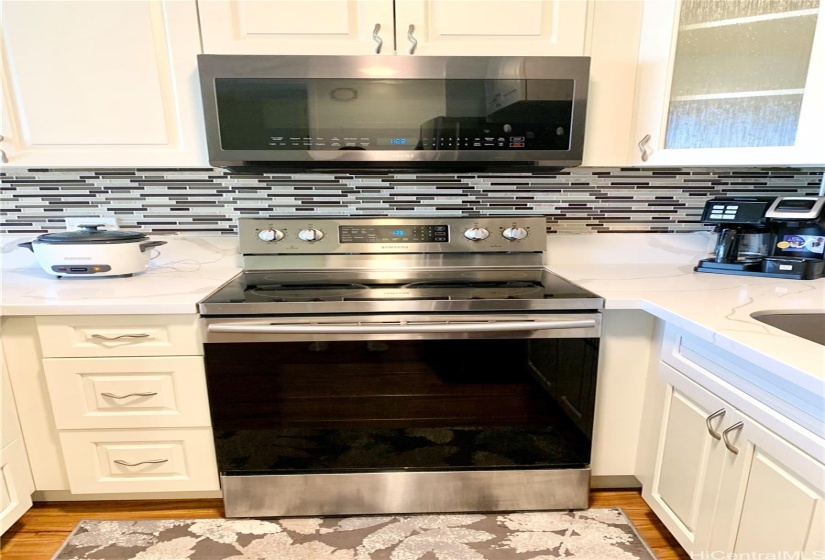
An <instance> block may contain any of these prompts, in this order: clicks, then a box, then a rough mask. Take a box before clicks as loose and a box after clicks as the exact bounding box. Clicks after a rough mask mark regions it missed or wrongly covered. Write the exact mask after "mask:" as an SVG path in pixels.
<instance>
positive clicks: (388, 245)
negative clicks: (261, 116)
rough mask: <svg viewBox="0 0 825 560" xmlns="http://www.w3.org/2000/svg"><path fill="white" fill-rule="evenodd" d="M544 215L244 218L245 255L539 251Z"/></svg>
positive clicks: (242, 239)
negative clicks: (498, 216)
mask: <svg viewBox="0 0 825 560" xmlns="http://www.w3.org/2000/svg"><path fill="white" fill-rule="evenodd" d="M545 232H546V226H545V220H544V217H542V216H522V217H506V218H481V217H479V218H318V219H309V220H308V219H306V218H242V219H241V220H240V221H239V237H240V249H241V253H243V254H244V255H256V254H257V255H267V254H290V255H301V254H334V253H407V252H410V253H447V252H463V253H481V252H530V253H533V252H542V251H544V249H545V246H546V235H545Z"/></svg>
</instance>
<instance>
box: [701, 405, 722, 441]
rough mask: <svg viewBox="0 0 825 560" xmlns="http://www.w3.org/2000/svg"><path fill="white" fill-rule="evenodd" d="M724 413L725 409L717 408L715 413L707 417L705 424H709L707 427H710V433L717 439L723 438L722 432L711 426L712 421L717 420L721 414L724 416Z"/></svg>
mask: <svg viewBox="0 0 825 560" xmlns="http://www.w3.org/2000/svg"><path fill="white" fill-rule="evenodd" d="M724 415H725V409H724V408H720V409H719V410H717V411H716V412H714V413H713V414H711V415H710V416H708V417H707V418H705V426H707V428H708V433H709V434H710V436H711V437H712V438H713V439H715V440H720V439H722V434H720V433H719V432H717V431H716V430H714V429H713V426H711V425H710V423H711V422H713V420H715V419H716V418H719V417H720V416H724Z"/></svg>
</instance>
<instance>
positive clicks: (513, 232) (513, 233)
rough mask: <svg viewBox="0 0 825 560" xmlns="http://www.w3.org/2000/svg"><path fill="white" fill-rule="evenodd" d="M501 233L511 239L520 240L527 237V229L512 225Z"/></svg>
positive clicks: (505, 237)
mask: <svg viewBox="0 0 825 560" xmlns="http://www.w3.org/2000/svg"><path fill="white" fill-rule="evenodd" d="M501 235H502V237H504V239H507V240H509V241H518V240H520V239H524V238H525V237H527V230H526V229H524V228H521V227H511V228H507V229H505V230H504V231H502V232H501Z"/></svg>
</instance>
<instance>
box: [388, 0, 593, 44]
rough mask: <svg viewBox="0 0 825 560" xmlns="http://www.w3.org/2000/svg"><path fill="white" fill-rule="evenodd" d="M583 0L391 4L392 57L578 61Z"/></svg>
mask: <svg viewBox="0 0 825 560" xmlns="http://www.w3.org/2000/svg"><path fill="white" fill-rule="evenodd" d="M587 6H588V2H587V1H586V0H503V1H494V0H485V1H484V2H478V1H477V0H396V2H395V28H396V50H397V53H398V54H419V55H431V56H474V55H501V56H530V55H543V56H581V55H583V54H584V47H585V44H584V43H585V30H586V22H587Z"/></svg>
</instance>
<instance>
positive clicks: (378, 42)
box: [372, 23, 384, 54]
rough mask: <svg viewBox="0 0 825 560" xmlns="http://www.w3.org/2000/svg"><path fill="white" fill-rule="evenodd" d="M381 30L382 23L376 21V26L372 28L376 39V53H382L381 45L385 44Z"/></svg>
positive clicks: (373, 37)
mask: <svg viewBox="0 0 825 560" xmlns="http://www.w3.org/2000/svg"><path fill="white" fill-rule="evenodd" d="M379 31H381V24H380V23H376V24H375V27H374V28H373V30H372V40H373V41H375V43H376V45H375V54H381V47H382V46H383V45H384V39H382V38H381V37H380V36H379V35H378V32H379Z"/></svg>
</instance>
